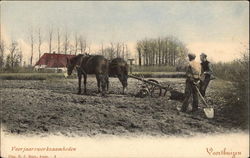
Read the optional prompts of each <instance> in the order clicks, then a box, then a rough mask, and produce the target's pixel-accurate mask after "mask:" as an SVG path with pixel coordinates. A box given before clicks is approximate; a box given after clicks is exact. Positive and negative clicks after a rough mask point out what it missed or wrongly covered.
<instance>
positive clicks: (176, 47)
mask: <svg viewBox="0 0 250 158" xmlns="http://www.w3.org/2000/svg"><path fill="white" fill-rule="evenodd" d="M136 50H137V53H138V62H139V66H142V65H145V66H162V65H168V66H178V65H181V63H183V62H185V58H186V55H187V53H188V49H187V48H186V46H185V45H184V43H182V42H181V41H180V40H178V39H177V38H175V37H173V36H171V37H164V38H152V39H143V40H140V41H138V42H137V45H136Z"/></svg>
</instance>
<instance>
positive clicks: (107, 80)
mask: <svg viewBox="0 0 250 158" xmlns="http://www.w3.org/2000/svg"><path fill="white" fill-rule="evenodd" d="M106 82H107V83H106V84H107V92H109V78H108V77H107V79H106Z"/></svg>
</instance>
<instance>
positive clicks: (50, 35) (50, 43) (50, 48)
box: [49, 27, 53, 53]
mask: <svg viewBox="0 0 250 158" xmlns="http://www.w3.org/2000/svg"><path fill="white" fill-rule="evenodd" d="M52 40H53V28H52V27H50V28H49V53H51V51H52Z"/></svg>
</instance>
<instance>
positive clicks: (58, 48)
mask: <svg viewBox="0 0 250 158" xmlns="http://www.w3.org/2000/svg"><path fill="white" fill-rule="evenodd" d="M60 52H61V34H60V29H59V28H57V53H60Z"/></svg>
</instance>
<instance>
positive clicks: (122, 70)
mask: <svg viewBox="0 0 250 158" xmlns="http://www.w3.org/2000/svg"><path fill="white" fill-rule="evenodd" d="M109 76H110V77H118V78H119V80H120V82H121V84H122V86H123V94H125V93H126V90H127V86H128V64H127V62H126V61H125V60H124V59H123V58H115V59H112V60H111V61H110V63H109Z"/></svg>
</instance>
